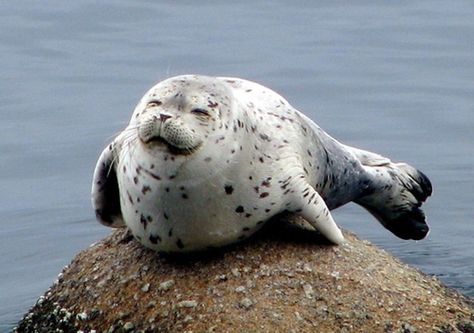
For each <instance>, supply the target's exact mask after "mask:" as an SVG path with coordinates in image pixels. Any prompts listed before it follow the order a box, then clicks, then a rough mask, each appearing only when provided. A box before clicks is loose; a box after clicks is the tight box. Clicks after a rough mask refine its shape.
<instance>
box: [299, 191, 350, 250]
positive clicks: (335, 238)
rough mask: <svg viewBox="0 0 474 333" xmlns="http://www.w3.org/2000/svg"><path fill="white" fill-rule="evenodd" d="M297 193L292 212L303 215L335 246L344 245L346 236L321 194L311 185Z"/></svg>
mask: <svg viewBox="0 0 474 333" xmlns="http://www.w3.org/2000/svg"><path fill="white" fill-rule="evenodd" d="M295 192H297V193H295V196H294V199H293V200H294V202H293V207H292V209H291V210H290V211H292V212H295V213H297V214H299V215H301V216H302V217H303V218H304V219H305V220H306V221H308V222H309V223H310V224H311V225H312V226H313V227H314V228H315V229H316V230H318V231H319V232H321V234H323V236H324V237H326V238H327V239H329V240H330V241H331V242H333V243H334V244H342V243H343V242H344V236H343V235H342V232H341V230H340V229H339V227H338V226H337V225H336V223H335V222H334V219H333V218H332V215H331V213H330V212H329V209H328V207H327V206H326V203H325V202H324V200H323V198H321V196H320V195H319V193H318V192H316V191H315V190H314V188H313V187H312V186H311V185H309V184H306V185H305V186H303V190H302V191H298V190H297V191H295ZM298 192H299V193H298Z"/></svg>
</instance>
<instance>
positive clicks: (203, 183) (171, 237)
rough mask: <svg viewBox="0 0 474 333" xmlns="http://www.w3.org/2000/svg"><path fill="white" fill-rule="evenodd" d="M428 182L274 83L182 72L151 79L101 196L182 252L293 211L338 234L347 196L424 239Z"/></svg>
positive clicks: (111, 216) (102, 165) (147, 236)
mask: <svg viewBox="0 0 474 333" xmlns="http://www.w3.org/2000/svg"><path fill="white" fill-rule="evenodd" d="M431 192H432V187H431V183H430V181H429V179H428V178H427V177H426V176H425V175H424V174H423V173H422V172H420V171H418V170H417V169H415V168H414V167H412V166H409V165H407V164H405V163H394V162H392V161H390V160H389V159H388V158H386V157H383V156H381V155H378V154H375V153H371V152H368V151H364V150H360V149H357V148H353V147H349V146H347V145H344V144H342V143H339V142H338V141H336V140H335V139H333V138H332V137H331V136H329V135H328V134H326V133H325V132H324V131H323V130H322V129H321V128H320V127H319V126H317V125H316V124H315V123H314V122H313V121H312V120H310V119H309V118H308V117H306V116H305V115H304V114H302V113H301V112H299V111H298V110H296V109H295V108H293V107H292V106H291V105H290V104H289V103H288V102H287V101H286V100H285V99H284V98H283V97H281V96H280V95H278V94H277V93H275V92H274V91H272V90H270V89H268V88H266V87H263V86H261V85H259V84H257V83H254V82H250V81H246V80H242V79H238V78H223V77H217V78H216V77H207V76H200V75H183V76H177V77H173V78H169V79H167V80H164V81H162V82H160V83H158V84H157V85H155V86H154V87H153V88H151V89H150V90H149V91H148V92H147V93H146V94H145V95H144V96H143V98H142V99H141V100H140V102H139V103H138V105H137V106H136V108H135V110H134V112H133V115H132V118H131V121H130V123H129V125H128V126H127V127H126V128H125V129H124V130H123V131H122V132H121V133H120V134H119V135H118V136H117V137H116V138H115V139H114V140H113V141H112V143H110V144H109V145H108V146H107V147H106V148H105V149H104V151H103V152H102V154H101V155H100V157H99V160H98V162H97V166H96V169H95V172H94V177H93V185H92V204H93V207H94V209H95V213H96V216H97V219H98V220H99V221H100V222H101V223H103V224H104V225H106V226H109V227H127V228H129V229H130V230H131V232H132V234H133V235H134V237H135V238H136V239H137V240H138V241H139V242H140V243H142V244H143V245H144V246H146V247H148V248H151V249H153V250H156V251H160V252H184V251H194V250H202V249H206V248H209V247H218V246H223V245H226V244H230V243H233V242H236V241H239V240H242V239H244V238H247V237H249V236H250V235H252V234H253V233H255V232H256V231H257V230H258V229H259V228H261V227H262V225H263V224H264V223H265V222H266V221H268V220H269V218H271V217H272V216H274V215H276V214H278V213H281V212H284V211H288V212H293V213H296V214H299V215H301V216H302V217H303V218H304V219H305V220H306V221H307V222H308V223H309V224H310V225H311V226H312V227H313V228H314V229H316V230H318V231H319V232H321V233H322V234H323V235H324V236H325V237H326V238H327V239H329V240H330V241H331V242H333V243H335V244H341V243H343V241H344V237H343V235H342V233H341V231H340V229H339V228H338V226H337V225H336V223H335V222H334V220H333V218H332V216H331V213H330V210H332V209H334V208H336V207H339V206H341V205H343V204H345V203H348V202H350V201H354V202H356V203H358V204H359V205H361V206H362V207H364V208H366V209H367V210H368V211H369V212H370V213H372V214H373V215H374V216H375V217H376V218H377V219H378V221H380V222H381V224H382V225H383V226H384V227H385V228H387V229H388V230H390V231H391V232H393V233H394V234H395V235H396V236H398V237H400V238H403V239H414V240H419V239H422V238H424V237H425V236H426V235H427V233H428V231H429V228H428V225H427V224H426V221H425V215H424V213H423V211H422V210H421V209H420V206H421V204H422V202H424V201H425V200H426V198H427V197H428V196H430V195H431Z"/></svg>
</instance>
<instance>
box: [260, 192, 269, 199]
mask: <svg viewBox="0 0 474 333" xmlns="http://www.w3.org/2000/svg"><path fill="white" fill-rule="evenodd" d="M269 194H270V193H268V192H263V193H262V194H260V198H265V197H268V196H269Z"/></svg>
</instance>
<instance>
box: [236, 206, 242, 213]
mask: <svg viewBox="0 0 474 333" xmlns="http://www.w3.org/2000/svg"><path fill="white" fill-rule="evenodd" d="M235 212H236V213H243V212H244V207H243V206H237V208H236V209H235Z"/></svg>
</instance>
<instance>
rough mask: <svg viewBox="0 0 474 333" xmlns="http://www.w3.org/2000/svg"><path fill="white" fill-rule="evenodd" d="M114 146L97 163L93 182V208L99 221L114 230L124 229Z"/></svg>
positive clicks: (107, 149) (104, 152)
mask: <svg viewBox="0 0 474 333" xmlns="http://www.w3.org/2000/svg"><path fill="white" fill-rule="evenodd" d="M113 162H114V158H113V145H112V144H111V145H110V146H108V147H107V148H105V149H104V151H103V152H102V154H101V155H100V157H99V160H98V161H97V165H96V167H95V171H94V179H93V182H92V206H93V207H94V211H95V215H96V218H97V220H98V221H99V222H100V223H102V224H104V225H106V226H108V227H113V228H119V227H123V226H124V223H123V219H122V212H121V209H120V196H119V187H118V183H117V174H116V171H115V166H114V165H113Z"/></svg>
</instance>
